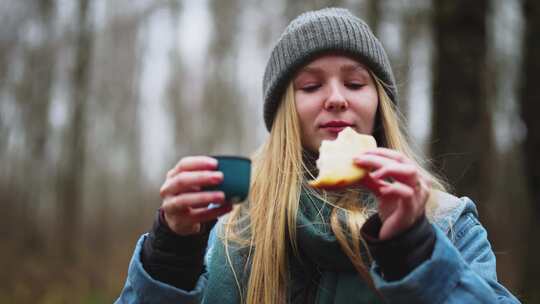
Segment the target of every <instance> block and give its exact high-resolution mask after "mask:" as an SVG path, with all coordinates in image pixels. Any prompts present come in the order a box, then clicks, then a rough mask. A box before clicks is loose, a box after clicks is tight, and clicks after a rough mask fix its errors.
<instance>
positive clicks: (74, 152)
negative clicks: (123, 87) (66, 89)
mask: <svg viewBox="0 0 540 304" xmlns="http://www.w3.org/2000/svg"><path fill="white" fill-rule="evenodd" d="M88 4H89V1H88V0H81V1H80V2H79V7H78V11H77V20H78V21H79V23H78V31H77V34H76V40H75V52H76V53H75V64H74V67H73V71H72V75H71V80H72V84H73V86H72V88H71V94H72V95H71V97H72V98H71V101H72V112H71V116H70V120H69V123H68V128H69V129H68V130H66V131H67V132H66V136H65V143H64V145H65V146H64V157H63V162H62V164H61V168H60V173H59V177H58V187H59V189H58V193H59V203H60V209H59V213H58V216H59V234H58V236H59V241H60V246H59V248H60V249H61V250H62V252H61V255H62V256H63V258H64V259H65V261H66V263H73V262H75V259H76V248H77V238H78V235H79V230H80V229H79V228H80V226H79V225H80V218H81V214H80V212H81V208H80V207H81V200H82V195H81V194H82V186H83V176H84V164H85V151H86V103H87V100H88V85H89V79H90V60H91V58H92V32H91V27H90V26H89V25H88V22H89V19H90V18H88V17H89V11H90V10H89V7H88Z"/></svg>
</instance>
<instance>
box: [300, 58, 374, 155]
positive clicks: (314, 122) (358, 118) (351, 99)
mask: <svg viewBox="0 0 540 304" xmlns="http://www.w3.org/2000/svg"><path fill="white" fill-rule="evenodd" d="M293 86H294V97H295V101H296V110H297V112H298V116H299V119H300V126H301V132H302V144H303V146H304V148H306V149H308V150H310V151H313V152H316V151H318V149H319V146H320V144H321V141H322V140H324V139H335V138H336V137H337V135H338V133H339V132H340V131H342V130H343V129H345V128H346V127H348V126H350V127H352V128H353V129H354V130H356V131H357V132H358V133H364V134H371V133H372V132H373V125H374V121H375V115H376V112H377V105H378V103H379V102H378V97H377V89H376V87H375V83H374V80H373V79H372V78H371V76H370V74H369V73H368V71H367V68H366V67H365V66H364V65H363V64H361V63H360V62H358V61H356V60H354V59H351V58H349V57H346V56H342V55H324V56H322V57H319V58H318V59H315V60H314V61H312V62H310V63H309V64H307V65H306V66H304V67H303V68H302V69H300V70H299V71H298V73H297V74H296V76H295V78H294V80H293Z"/></svg>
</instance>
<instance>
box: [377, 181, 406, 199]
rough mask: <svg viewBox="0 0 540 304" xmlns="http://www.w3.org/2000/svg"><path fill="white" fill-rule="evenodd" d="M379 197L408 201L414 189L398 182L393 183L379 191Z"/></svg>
mask: <svg viewBox="0 0 540 304" xmlns="http://www.w3.org/2000/svg"><path fill="white" fill-rule="evenodd" d="M379 191H380V193H381V196H392V197H395V198H400V199H404V200H409V199H411V198H412V197H413V196H414V189H413V188H411V187H409V186H407V185H405V184H402V183H400V182H393V183H390V184H389V185H387V186H384V187H382V188H381V189H380V190H379Z"/></svg>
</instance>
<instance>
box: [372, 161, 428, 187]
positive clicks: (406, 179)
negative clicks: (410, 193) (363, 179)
mask: <svg viewBox="0 0 540 304" xmlns="http://www.w3.org/2000/svg"><path fill="white" fill-rule="evenodd" d="M370 175H371V177H372V178H374V179H387V178H392V179H394V180H397V181H399V182H402V183H405V184H407V185H409V186H414V185H415V184H416V183H417V182H418V179H419V176H418V168H417V167H416V166H414V165H409V164H402V163H394V164H390V165H388V166H384V167H382V168H380V169H377V170H376V171H374V172H372V173H370Z"/></svg>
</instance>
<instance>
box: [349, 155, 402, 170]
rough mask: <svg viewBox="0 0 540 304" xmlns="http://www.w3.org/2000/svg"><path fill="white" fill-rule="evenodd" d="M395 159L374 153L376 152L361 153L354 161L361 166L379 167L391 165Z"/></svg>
mask: <svg viewBox="0 0 540 304" xmlns="http://www.w3.org/2000/svg"><path fill="white" fill-rule="evenodd" d="M394 162H395V161H394V160H392V159H389V158H387V157H383V156H379V155H374V154H367V153H364V154H361V155H359V156H358V157H356V158H355V159H354V163H355V164H356V165H358V166H360V167H363V168H368V169H375V170H377V169H379V168H381V167H383V166H387V165H390V164H392V163H394Z"/></svg>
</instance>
